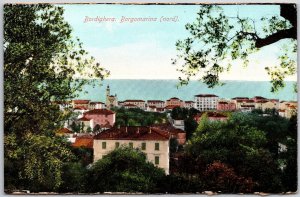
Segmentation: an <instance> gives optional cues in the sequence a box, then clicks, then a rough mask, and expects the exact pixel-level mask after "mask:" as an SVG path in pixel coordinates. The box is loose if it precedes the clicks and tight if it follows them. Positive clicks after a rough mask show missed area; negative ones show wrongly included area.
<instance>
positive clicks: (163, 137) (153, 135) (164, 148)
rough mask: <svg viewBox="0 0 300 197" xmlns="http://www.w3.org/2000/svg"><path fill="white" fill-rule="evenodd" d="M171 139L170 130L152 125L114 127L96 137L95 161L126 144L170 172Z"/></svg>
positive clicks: (94, 146) (167, 172)
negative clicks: (166, 130)
mask: <svg viewBox="0 0 300 197" xmlns="http://www.w3.org/2000/svg"><path fill="white" fill-rule="evenodd" d="M169 139H170V136H169V134H168V132H165V131H162V130H160V129H157V128H152V127H120V128H112V129H109V130H106V131H104V132H101V133H99V134H97V135H96V136H95V137H94V145H93V148H94V162H96V161H97V160H99V159H102V157H103V156H104V155H107V154H108V153H110V152H111V151H113V150H114V149H115V148H118V147H120V146H124V145H125V146H129V147H132V148H138V149H140V150H141V151H142V152H144V153H145V154H146V157H147V160H148V161H149V162H152V163H153V164H154V165H155V166H157V167H159V168H162V169H164V171H165V172H166V174H169Z"/></svg>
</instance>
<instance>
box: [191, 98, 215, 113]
mask: <svg viewBox="0 0 300 197" xmlns="http://www.w3.org/2000/svg"><path fill="white" fill-rule="evenodd" d="M218 101H219V97H218V96H217V95H214V94H198V95H195V104H194V105H195V109H198V110H200V111H209V110H216V109H217V104H218Z"/></svg>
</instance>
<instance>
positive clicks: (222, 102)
mask: <svg viewBox="0 0 300 197" xmlns="http://www.w3.org/2000/svg"><path fill="white" fill-rule="evenodd" d="M218 103H219V104H228V102H225V101H219V102H218Z"/></svg>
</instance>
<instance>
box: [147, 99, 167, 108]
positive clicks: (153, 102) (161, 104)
mask: <svg viewBox="0 0 300 197" xmlns="http://www.w3.org/2000/svg"><path fill="white" fill-rule="evenodd" d="M150 106H154V107H156V108H163V107H165V102H164V101H161V100H148V101H147V107H150Z"/></svg>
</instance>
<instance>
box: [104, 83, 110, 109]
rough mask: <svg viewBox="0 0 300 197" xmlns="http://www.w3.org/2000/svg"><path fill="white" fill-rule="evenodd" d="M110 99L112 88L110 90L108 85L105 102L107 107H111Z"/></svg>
mask: <svg viewBox="0 0 300 197" xmlns="http://www.w3.org/2000/svg"><path fill="white" fill-rule="evenodd" d="M109 97H110V88H109V85H107V87H106V101H105V104H106V107H109V106H110V102H109Z"/></svg>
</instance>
